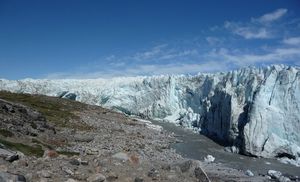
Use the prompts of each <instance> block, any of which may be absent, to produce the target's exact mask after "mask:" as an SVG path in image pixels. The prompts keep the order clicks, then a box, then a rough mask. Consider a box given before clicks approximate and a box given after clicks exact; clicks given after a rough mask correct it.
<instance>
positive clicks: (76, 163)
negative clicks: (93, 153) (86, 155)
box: [70, 159, 80, 166]
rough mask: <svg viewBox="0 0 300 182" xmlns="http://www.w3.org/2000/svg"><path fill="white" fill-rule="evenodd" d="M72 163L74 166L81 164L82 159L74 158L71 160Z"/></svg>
mask: <svg viewBox="0 0 300 182" xmlns="http://www.w3.org/2000/svg"><path fill="white" fill-rule="evenodd" d="M70 164H72V165H74V166H79V165H80V161H79V160H77V159H72V160H71V161H70Z"/></svg>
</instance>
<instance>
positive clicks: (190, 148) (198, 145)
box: [151, 121, 300, 176]
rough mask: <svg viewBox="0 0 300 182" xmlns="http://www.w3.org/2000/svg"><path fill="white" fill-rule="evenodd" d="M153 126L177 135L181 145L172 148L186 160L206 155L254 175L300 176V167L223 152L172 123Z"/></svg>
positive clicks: (155, 122) (156, 122)
mask: <svg viewBox="0 0 300 182" xmlns="http://www.w3.org/2000/svg"><path fill="white" fill-rule="evenodd" d="M151 122H152V123H153V124H155V125H160V126H162V127H163V128H164V129H165V130H167V131H169V132H174V133H175V135H178V136H179V137H178V139H180V140H182V141H183V142H182V143H175V144H173V145H172V148H174V149H176V151H177V152H178V153H179V154H181V155H182V156H184V157H186V158H191V159H197V160H203V159H204V157H206V156H207V155H208V154H210V155H212V156H214V157H215V158H216V159H215V162H220V163H222V164H224V165H226V166H228V167H231V168H235V169H241V170H244V171H245V170H247V169H250V170H251V171H252V172H253V173H255V174H256V175H258V174H267V172H268V170H270V169H272V170H276V171H280V172H282V173H283V174H290V175H294V176H299V175H300V167H296V166H293V165H290V164H283V163H281V162H279V161H278V160H276V159H265V158H254V157H248V156H244V155H239V154H233V153H230V152H226V151H224V147H222V146H220V145H218V144H216V143H215V142H213V141H212V140H210V139H209V138H207V137H205V136H203V135H200V134H197V133H193V132H192V131H190V130H187V129H184V128H180V127H178V126H175V125H174V124H172V123H167V122H160V121H151Z"/></svg>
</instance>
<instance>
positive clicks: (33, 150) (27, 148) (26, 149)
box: [0, 139, 44, 157]
mask: <svg viewBox="0 0 300 182" xmlns="http://www.w3.org/2000/svg"><path fill="white" fill-rule="evenodd" d="M0 143H1V144H3V145H4V146H5V147H7V148H9V149H11V150H17V151H20V152H22V153H24V154H25V155H30V156H37V157H42V156H43V155H44V150H43V149H42V146H40V145H35V146H31V145H25V144H22V143H14V142H10V141H7V140H3V139H0Z"/></svg>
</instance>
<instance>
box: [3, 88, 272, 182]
mask: <svg viewBox="0 0 300 182" xmlns="http://www.w3.org/2000/svg"><path fill="white" fill-rule="evenodd" d="M0 98H2V99H6V100H0V105H1V107H0V113H1V114H0V123H1V124H2V125H1V131H0V181H18V182H21V181H22V182H25V181H33V182H35V181H62V182H63V181H66V182H74V181H87V182H96V181H97V182H98V181H103V182H111V181H114V182H118V181H120V182H126V181H128V182H147V181H172V182H176V181H178V182H184V181H186V182H192V181H195V182H196V181H209V180H208V178H209V179H210V180H211V181H226V180H227V181H228V180H236V181H264V180H265V179H267V178H266V177H263V176H258V175H257V176H252V177H249V176H247V175H245V174H244V172H243V171H239V170H237V169H232V168H228V167H226V166H224V165H223V164H214V163H211V162H209V163H206V162H201V161H197V160H189V159H184V158H183V157H182V156H180V155H179V154H177V153H175V151H174V150H173V149H171V148H170V144H171V143H173V142H175V140H176V139H175V137H174V136H173V134H171V133H169V132H166V131H164V130H162V129H161V128H158V127H153V126H151V124H150V123H143V122H140V121H138V120H136V119H132V118H129V117H127V116H126V115H124V114H122V113H117V112H114V111H111V110H108V109H103V108H101V107H98V106H91V105H86V104H82V103H79V102H74V101H71V100H66V99H59V98H54V97H46V96H40V95H34V96H32V95H25V94H12V93H8V92H0ZM7 100H9V101H7ZM16 102H18V103H16ZM4 106H5V107H4ZM7 108H10V109H7ZM25 110H26V111H25ZM56 116H59V117H56ZM32 123H35V125H37V126H36V127H35V125H34V124H32ZM20 125H22V126H24V127H21V126H20ZM27 131H31V132H27ZM31 133H36V134H34V135H32V134H31ZM12 156H18V157H17V158H14V160H8V159H9V158H11V157H12Z"/></svg>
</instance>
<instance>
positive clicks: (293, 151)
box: [0, 65, 300, 159]
mask: <svg viewBox="0 0 300 182" xmlns="http://www.w3.org/2000/svg"><path fill="white" fill-rule="evenodd" d="M0 89H2V90H8V91H12V92H18V93H31V94H44V95H49V96H57V97H63V98H70V99H74V100H77V101H81V102H84V103H88V104H94V105H100V106H104V107H106V108H112V109H115V110H119V111H121V112H124V113H126V114H133V115H138V116H141V117H144V118H152V119H162V120H167V121H171V122H176V123H179V124H181V125H183V126H186V127H194V128H196V129H197V130H199V131H200V132H201V133H203V134H205V135H207V136H209V137H211V138H213V139H215V140H216V141H219V142H221V143H222V144H223V145H226V146H234V147H233V150H234V151H236V148H238V149H237V150H239V151H240V152H241V153H244V154H247V155H254V156H263V157H283V156H285V157H286V156H287V157H289V158H292V159H297V158H299V156H300V133H299V132H298V131H299V129H300V114H299V113H300V107H299V105H300V70H299V68H296V67H289V66H283V65H274V66H269V67H265V68H244V69H240V70H235V71H230V72H226V73H216V74H199V75H196V76H183V75H180V76H153V77H129V78H114V79H107V80H105V79H94V80H33V79H25V80H18V81H13V80H4V79H2V80H0Z"/></svg>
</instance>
